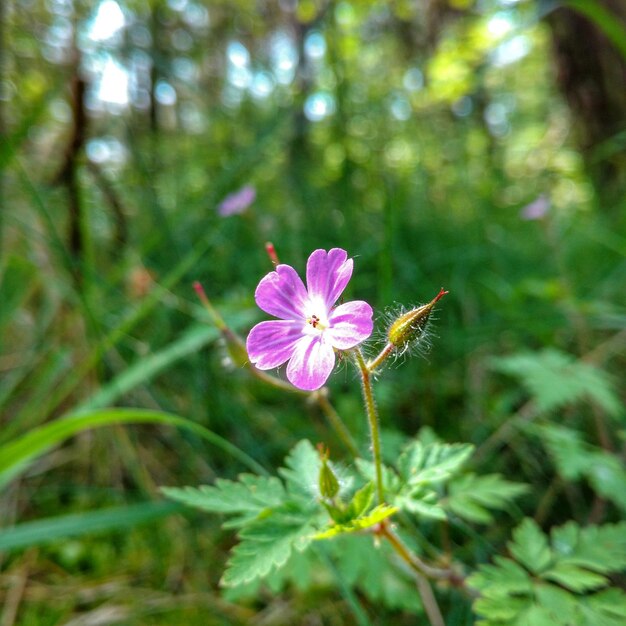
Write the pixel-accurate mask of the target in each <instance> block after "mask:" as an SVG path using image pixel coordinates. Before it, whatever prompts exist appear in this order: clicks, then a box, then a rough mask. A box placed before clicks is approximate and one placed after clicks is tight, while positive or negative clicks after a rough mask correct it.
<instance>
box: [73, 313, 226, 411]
mask: <svg viewBox="0 0 626 626" xmlns="http://www.w3.org/2000/svg"><path fill="white" fill-rule="evenodd" d="M218 336H219V331H218V330H217V329H216V328H214V327H212V326H206V325H204V324H203V325H202V326H200V325H196V326H192V327H191V328H189V329H188V330H187V331H186V332H185V333H184V334H183V336H182V337H181V338H180V339H178V340H177V341H174V342H173V343H171V344H170V345H169V346H167V348H165V349H163V350H161V351H159V352H155V353H154V354H151V355H149V356H146V357H143V358H142V359H140V361H139V362H138V363H136V364H134V365H131V366H130V367H129V368H128V369H126V370H124V371H123V372H122V373H121V374H119V375H118V376H116V377H115V378H114V379H113V380H112V381H111V382H110V383H108V384H107V385H105V386H104V387H102V388H101V389H100V390H99V391H98V392H96V393H95V394H93V395H92V396H91V397H90V398H89V399H88V400H86V401H85V402H84V403H83V404H81V405H80V406H79V407H78V408H77V411H76V412H82V411H91V410H93V409H100V408H102V407H105V406H110V405H111V404H113V403H114V402H115V401H116V400H117V399H118V398H119V397H120V396H122V395H123V394H125V393H127V392H129V391H130V390H131V389H134V388H135V387H137V386H138V385H140V384H142V383H144V382H146V381H147V380H150V379H151V378H152V377H153V376H156V375H157V374H158V373H159V372H161V371H163V370H164V369H165V368H166V367H168V366H169V365H171V364H172V363H174V362H175V361H177V360H178V359H181V358H182V357H184V356H187V355H189V354H192V353H195V352H197V351H198V350H199V349H200V348H203V347H204V346H205V345H206V344H208V343H210V342H212V341H214V340H215V339H217V338H218Z"/></svg>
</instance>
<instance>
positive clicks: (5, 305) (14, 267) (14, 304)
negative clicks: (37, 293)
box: [0, 255, 37, 328]
mask: <svg viewBox="0 0 626 626" xmlns="http://www.w3.org/2000/svg"><path fill="white" fill-rule="evenodd" d="M36 284H37V268H36V267H35V266H34V265H33V264H32V263H30V262H29V261H27V260H26V259H23V258H21V257H18V256H14V255H12V256H10V257H9V258H8V259H7V261H6V263H4V264H3V266H2V267H1V268H0V303H2V306H0V328H4V326H5V324H7V323H8V321H9V320H10V319H11V317H12V316H13V315H14V314H15V312H16V311H17V310H18V309H19V308H20V307H21V306H22V305H23V304H24V302H25V301H26V299H27V298H28V296H29V295H30V294H31V293H32V291H33V289H34V288H35V286H36Z"/></svg>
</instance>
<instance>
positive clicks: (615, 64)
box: [548, 0, 626, 199]
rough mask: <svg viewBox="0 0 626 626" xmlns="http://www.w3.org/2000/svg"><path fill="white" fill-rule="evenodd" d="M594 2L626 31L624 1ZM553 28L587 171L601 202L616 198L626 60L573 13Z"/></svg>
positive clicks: (623, 173) (622, 162) (622, 181)
mask: <svg viewBox="0 0 626 626" xmlns="http://www.w3.org/2000/svg"><path fill="white" fill-rule="evenodd" d="M595 1H596V3H597V5H598V6H599V7H602V8H603V9H604V10H606V11H607V12H609V13H610V14H611V15H612V16H614V18H615V21H617V22H619V23H620V24H622V25H623V26H624V27H625V28H626V2H625V1H624V0H595ZM548 24H549V25H550V28H551V30H552V40H553V48H554V54H555V60H556V67H557V81H558V85H559V88H560V89H561V91H562V93H563V94H564V96H565V98H566V99H567V102H568V103H569V106H570V109H571V111H572V114H573V118H574V128H575V132H576V134H577V139H578V142H579V145H580V148H581V150H582V153H583V157H584V158H585V161H586V164H587V167H588V170H589V172H590V173H591V175H592V178H593V180H594V183H595V185H596V187H597V189H598V192H599V194H600V196H601V197H603V198H605V199H611V198H616V197H618V194H620V193H623V192H624V189H625V188H626V156H625V152H624V150H623V145H624V143H625V140H624V138H623V135H624V133H626V59H625V58H624V56H623V55H622V53H621V52H620V50H618V48H617V47H616V46H615V45H614V44H613V43H612V42H611V41H610V40H609V38H608V37H607V36H606V35H605V34H604V33H603V32H602V30H600V28H599V27H598V26H597V25H596V24H595V23H593V22H592V21H590V20H589V19H588V18H587V17H585V16H583V15H581V14H580V13H578V12H576V11H574V10H572V9H570V8H566V7H560V8H558V9H556V10H555V11H553V12H552V13H551V14H550V15H549V16H548ZM620 133H621V134H622V138H621V140H620V137H619V136H618V135H619V134H620Z"/></svg>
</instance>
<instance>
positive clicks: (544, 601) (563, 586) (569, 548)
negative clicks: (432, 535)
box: [468, 518, 626, 626]
mask: <svg viewBox="0 0 626 626" xmlns="http://www.w3.org/2000/svg"><path fill="white" fill-rule="evenodd" d="M508 547H509V552H510V554H511V557H512V558H505V557H501V556H497V557H495V558H494V564H493V565H482V566H480V568H479V570H478V572H476V573H475V574H473V575H472V576H470V578H469V579H468V584H469V585H470V586H472V587H474V588H475V589H476V590H478V591H479V592H480V594H481V595H480V597H479V598H478V599H477V600H476V601H475V603H474V608H475V610H476V612H477V613H478V614H479V615H480V616H481V619H480V621H479V622H478V623H479V624H481V625H483V626H509V625H511V626H513V625H515V626H518V625H520V626H521V625H524V626H525V625H528V626H530V625H531V624H540V625H543V624H545V625H546V626H547V625H548V624H551V625H554V626H571V625H573V624H576V626H578V625H581V626H596V625H598V624H602V625H606V626H618V625H619V624H621V623H623V618H624V617H625V616H626V594H625V593H624V592H623V591H621V590H620V589H617V588H611V587H609V585H610V579H609V577H608V575H609V574H611V573H618V572H620V571H622V570H623V569H624V568H626V522H622V523H619V524H607V525H604V526H590V527H588V528H581V527H580V526H578V525H577V524H576V523H574V522H569V523H567V524H566V525H564V526H561V527H559V528H555V529H553V530H552V532H551V535H550V540H549V539H548V537H547V536H546V535H545V534H544V533H543V532H542V531H541V529H540V528H539V527H538V526H537V524H536V523H535V522H534V521H533V520H531V519H528V518H527V519H525V520H524V521H523V522H522V523H521V524H520V525H519V526H518V527H517V528H516V529H515V531H514V532H513V540H512V541H511V542H510V543H509V546H508Z"/></svg>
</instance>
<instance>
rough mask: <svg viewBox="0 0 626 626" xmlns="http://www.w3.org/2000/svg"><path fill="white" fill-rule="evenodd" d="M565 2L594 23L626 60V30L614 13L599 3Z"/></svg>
mask: <svg viewBox="0 0 626 626" xmlns="http://www.w3.org/2000/svg"><path fill="white" fill-rule="evenodd" d="M565 2H566V4H567V5H568V6H570V7H571V8H572V9H575V10H576V11H578V12H579V13H581V14H582V15H585V16H586V17H588V18H589V19H590V20H591V21H593V22H594V23H595V24H596V26H598V27H599V28H600V30H602V32H603V33H604V34H605V35H606V37H607V38H608V39H609V40H610V41H611V43H612V44H613V45H614V46H615V47H616V48H617V49H618V50H619V51H620V53H621V55H622V57H623V58H624V59H625V60H626V28H625V27H624V25H623V21H622V20H620V18H619V16H618V15H616V14H615V12H614V11H611V10H609V9H607V8H605V7H603V6H602V5H601V4H600V3H599V2H589V0H565Z"/></svg>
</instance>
